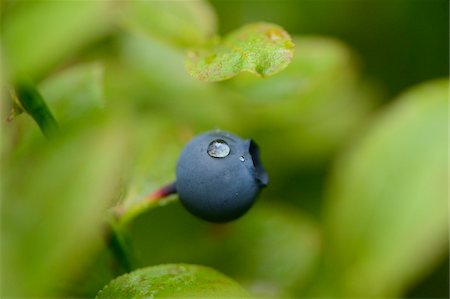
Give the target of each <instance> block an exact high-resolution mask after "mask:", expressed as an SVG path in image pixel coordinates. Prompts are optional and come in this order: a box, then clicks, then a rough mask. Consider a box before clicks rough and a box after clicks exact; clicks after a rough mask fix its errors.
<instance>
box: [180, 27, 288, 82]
mask: <svg viewBox="0 0 450 299" xmlns="http://www.w3.org/2000/svg"><path fill="white" fill-rule="evenodd" d="M293 55H294V43H293V42H292V40H291V37H290V36H289V34H288V33H287V32H286V31H284V30H283V28H281V27H280V26H278V25H275V24H270V23H253V24H248V25H245V26H243V27H241V28H240V29H238V30H236V31H234V32H232V33H230V34H229V35H228V36H226V37H225V38H224V39H223V41H219V42H213V43H212V44H211V45H210V46H209V47H206V48H198V49H191V50H189V51H188V53H187V55H186V59H185V62H186V68H187V70H188V72H189V73H190V74H191V75H192V76H193V77H194V78H196V79H198V80H201V81H207V82H214V81H222V80H226V79H229V78H231V77H234V76H236V75H237V74H238V73H240V72H250V73H253V74H255V75H258V76H260V77H268V76H272V75H274V74H276V73H278V72H280V71H281V70H283V69H284V68H286V66H287V65H288V64H289V63H290V62H291V59H292V57H293Z"/></svg>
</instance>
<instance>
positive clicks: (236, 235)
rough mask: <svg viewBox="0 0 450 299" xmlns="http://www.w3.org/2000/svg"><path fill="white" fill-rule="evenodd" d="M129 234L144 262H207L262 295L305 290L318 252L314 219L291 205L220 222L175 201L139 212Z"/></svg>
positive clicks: (260, 207)
mask: <svg viewBox="0 0 450 299" xmlns="http://www.w3.org/2000/svg"><path fill="white" fill-rule="evenodd" d="M130 233H131V240H132V243H133V244H134V247H135V248H136V255H137V258H138V259H139V260H140V263H141V265H142V266H149V265H157V264H161V263H174V262H188V263H195V264H203V265H208V266H211V267H213V268H215V269H218V270H219V271H222V272H223V273H225V274H227V275H229V276H231V277H234V278H235V279H236V280H237V281H238V282H239V283H240V284H242V285H244V286H245V287H246V288H247V289H249V290H250V291H251V292H252V293H254V294H256V295H260V296H287V295H289V294H290V293H291V292H292V291H293V290H294V289H297V288H301V287H302V286H303V285H304V284H305V282H306V281H307V280H308V278H309V276H310V274H311V272H312V271H313V269H314V267H315V266H316V263H317V257H318V255H319V252H320V235H319V232H318V230H317V227H316V226H315V224H314V222H312V221H311V220H309V219H308V218H306V217H305V216H304V215H302V214H301V213H299V212H297V211H296V210H295V209H293V208H292V207H283V206H279V205H267V204H264V203H257V204H256V205H255V206H254V207H253V208H252V209H251V210H250V211H249V212H248V213H247V214H246V215H245V216H243V217H242V218H241V219H239V220H237V221H235V222H232V223H230V224H222V225H217V224H210V223H207V222H205V221H202V220H199V219H197V218H195V217H194V216H192V215H191V214H190V213H189V212H187V211H186V209H185V208H183V206H182V205H181V204H180V203H179V202H173V203H171V204H168V205H166V206H164V207H160V208H158V209H154V210H151V211H149V212H148V213H146V214H144V215H141V216H140V217H139V218H137V219H136V220H135V221H134V222H133V223H132V224H131V225H130ZM149 252H151V253H152V254H148V253H149Z"/></svg>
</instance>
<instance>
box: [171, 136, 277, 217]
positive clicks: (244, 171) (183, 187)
mask: <svg viewBox="0 0 450 299" xmlns="http://www.w3.org/2000/svg"><path fill="white" fill-rule="evenodd" d="M176 176H177V178H176V189H177V192H178V195H179V197H180V200H181V202H182V204H183V205H184V206H185V207H186V209H188V210H189V211H190V212H191V213H192V214H194V215H196V216H198V217H200V218H202V219H204V220H207V221H211V222H227V221H231V220H234V219H236V218H238V217H240V216H242V215H243V214H244V213H245V212H247V211H248V209H250V207H251V206H252V204H253V202H254V201H255V199H256V197H257V195H258V193H259V192H260V190H261V188H262V187H265V186H266V185H267V183H268V180H269V179H268V176H267V173H266V171H265V170H264V168H263V166H262V164H261V161H260V160H259V149H258V146H257V145H256V143H255V142H253V141H252V140H243V139H241V138H239V137H238V136H236V135H233V134H231V133H228V132H224V131H218V130H217V131H212V132H207V133H204V134H201V135H199V136H196V137H195V138H193V139H192V140H191V141H190V142H189V143H188V144H187V145H186V146H185V148H184V149H183V151H182V153H181V155H180V158H179V160H178V163H177V169H176Z"/></svg>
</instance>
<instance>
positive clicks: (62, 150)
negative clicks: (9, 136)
mask: <svg viewBox="0 0 450 299" xmlns="http://www.w3.org/2000/svg"><path fill="white" fill-rule="evenodd" d="M88 124H89V125H85V126H81V128H78V129H77V130H72V131H71V130H65V131H64V133H63V134H59V135H58V136H57V137H56V138H54V139H52V140H51V141H50V142H47V143H44V141H45V140H43V139H40V140H37V141H36V142H35V143H34V144H30V145H29V146H28V148H27V153H28V154H27V155H23V157H22V159H20V160H17V159H13V160H9V159H8V156H7V157H6V159H4V160H3V163H4V165H3V166H4V170H5V172H4V174H5V175H4V176H3V178H2V184H3V186H2V201H3V202H2V204H4V205H5V206H6V207H8V208H7V209H2V211H1V212H2V217H1V218H2V225H1V229H2V261H3V262H2V285H3V287H4V288H3V290H2V291H3V295H5V296H6V297H24V296H34V297H39V296H49V295H50V294H55V288H57V286H58V284H59V283H61V284H62V283H63V281H64V280H65V279H66V278H68V277H70V276H71V275H74V274H75V273H77V271H79V270H80V268H82V267H83V265H84V264H85V263H86V262H87V260H88V257H89V255H90V253H92V250H94V249H95V248H96V247H97V246H99V242H101V240H100V236H101V235H102V231H101V224H102V222H103V220H104V213H105V210H106V208H107V206H108V205H109V202H110V201H111V199H113V198H114V197H117V196H118V195H117V193H118V187H119V183H120V181H121V175H122V174H121V172H122V166H123V163H124V156H123V154H124V152H125V145H126V144H127V138H126V135H125V134H126V130H125V127H126V125H125V122H123V121H122V122H119V121H118V122H109V121H104V120H101V121H100V120H97V121H94V120H91V121H89V122H88Z"/></svg>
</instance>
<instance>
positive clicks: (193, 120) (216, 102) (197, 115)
mask: <svg viewBox="0 0 450 299" xmlns="http://www.w3.org/2000/svg"><path fill="white" fill-rule="evenodd" d="M120 55H121V57H120V60H119V61H115V62H111V63H108V64H107V66H106V67H107V69H106V71H105V83H106V84H105V85H106V97H107V98H108V100H113V101H114V102H116V101H117V102H123V101H128V102H129V101H133V102H134V105H135V106H136V107H139V110H138V114H139V115H141V116H143V117H144V118H145V119H151V118H154V117H155V115H154V114H156V116H157V117H158V119H160V118H163V117H164V118H165V122H169V123H170V122H171V123H173V124H177V125H180V126H182V127H184V129H183V130H185V131H186V130H195V131H196V132H201V131H204V130H205V131H206V130H211V129H212V128H215V127H217V126H219V127H220V128H222V129H230V127H229V126H230V125H236V127H237V126H238V124H236V122H235V121H234V116H235V112H236V111H235V106H234V105H232V104H230V100H232V99H231V98H232V95H231V96H230V93H229V92H227V91H226V90H223V89H221V88H220V87H219V86H216V85H211V84H204V83H203V82H200V81H198V80H195V79H194V78H192V77H191V76H190V75H189V74H187V73H186V70H185V68H184V66H183V53H182V51H180V50H177V49H174V48H171V47H169V46H167V45H166V44H164V43H161V42H158V41H157V40H155V39H151V38H145V37H144V36H142V35H134V34H130V35H128V34H124V35H122V36H121V37H120ZM161 61H164V64H161ZM124 95H125V96H124ZM155 111H157V113H155ZM145 114H148V115H146V116H144V115H145Z"/></svg>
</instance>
